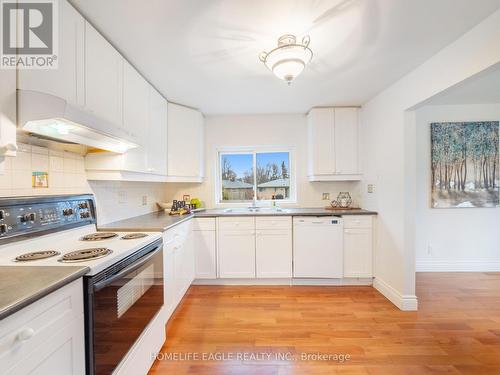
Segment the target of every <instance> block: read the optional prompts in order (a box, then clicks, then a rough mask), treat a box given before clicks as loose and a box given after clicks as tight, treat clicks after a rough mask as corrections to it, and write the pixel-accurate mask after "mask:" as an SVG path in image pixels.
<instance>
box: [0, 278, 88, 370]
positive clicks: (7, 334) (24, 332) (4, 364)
mask: <svg viewBox="0 0 500 375" xmlns="http://www.w3.org/2000/svg"><path fill="white" fill-rule="evenodd" d="M82 290H83V284H82V279H81V278H80V279H78V280H75V281H73V282H71V283H70V284H67V285H65V286H63V287H61V288H60V289H58V290H56V291H54V292H52V293H50V294H49V295H47V296H45V297H43V298H41V299H40V300H38V301H36V302H33V303H32V304H30V305H28V306H26V307H25V308H23V309H21V310H20V311H18V312H16V313H14V314H13V315H10V316H8V317H7V318H5V319H3V320H2V321H0V366H1V367H0V368H1V369H2V370H1V371H2V374H5V375H7V374H8V375H23V374H36V375H49V374H68V375H84V374H85V327H84V314H83V293H82ZM21 337H24V338H23V339H21Z"/></svg>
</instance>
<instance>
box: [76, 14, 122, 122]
mask: <svg viewBox="0 0 500 375" xmlns="http://www.w3.org/2000/svg"><path fill="white" fill-rule="evenodd" d="M122 104H123V57H122V56H121V55H120V54H119V53H118V51H117V50H115V49H114V48H113V46H112V45H111V44H109V43H108V41H107V40H106V39H104V37H103V36H102V35H101V34H99V32H98V31H97V30H96V29H94V28H93V27H92V25H90V24H89V23H88V22H85V106H86V108H87V110H89V111H90V112H92V113H93V114H94V115H96V116H99V117H101V118H103V119H105V120H107V121H109V122H110V123H112V124H114V125H116V126H122V125H123V116H122V109H123V106H122Z"/></svg>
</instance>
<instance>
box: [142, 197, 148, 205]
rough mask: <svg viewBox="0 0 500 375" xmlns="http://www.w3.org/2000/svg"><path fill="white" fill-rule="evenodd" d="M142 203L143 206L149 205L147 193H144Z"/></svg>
mask: <svg viewBox="0 0 500 375" xmlns="http://www.w3.org/2000/svg"><path fill="white" fill-rule="evenodd" d="M142 205H143V206H147V205H148V196H147V195H143V196H142Z"/></svg>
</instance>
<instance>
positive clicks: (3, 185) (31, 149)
mask: <svg viewBox="0 0 500 375" xmlns="http://www.w3.org/2000/svg"><path fill="white" fill-rule="evenodd" d="M18 147H19V149H18V151H17V156H15V157H7V158H6V159H5V165H4V172H3V174H0V196H2V197H11V196H22V195H54V194H80V193H91V192H92V190H91V188H90V186H89V184H88V182H87V178H86V175H85V163H84V159H83V156H81V155H79V154H75V153H72V152H67V151H56V150H49V149H48V148H45V147H39V146H32V145H27V144H21V143H19V144H18ZM33 172H47V173H48V188H33V187H32V173H33Z"/></svg>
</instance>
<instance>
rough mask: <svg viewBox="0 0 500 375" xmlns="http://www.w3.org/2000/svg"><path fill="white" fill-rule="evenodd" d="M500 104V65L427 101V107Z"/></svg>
mask: <svg viewBox="0 0 500 375" xmlns="http://www.w3.org/2000/svg"><path fill="white" fill-rule="evenodd" d="M495 103H500V64H498V65H496V66H494V67H492V68H491V69H488V70H487V71H484V72H481V73H480V74H478V75H476V76H474V77H471V78H469V79H467V80H465V81H463V82H461V83H459V84H458V85H455V86H453V87H450V88H449V89H448V90H446V91H443V92H441V93H439V94H437V95H436V96H434V97H432V98H430V99H429V100H427V101H425V103H423V104H425V105H448V104H449V105H455V104H456V105H459V104H495Z"/></svg>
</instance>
